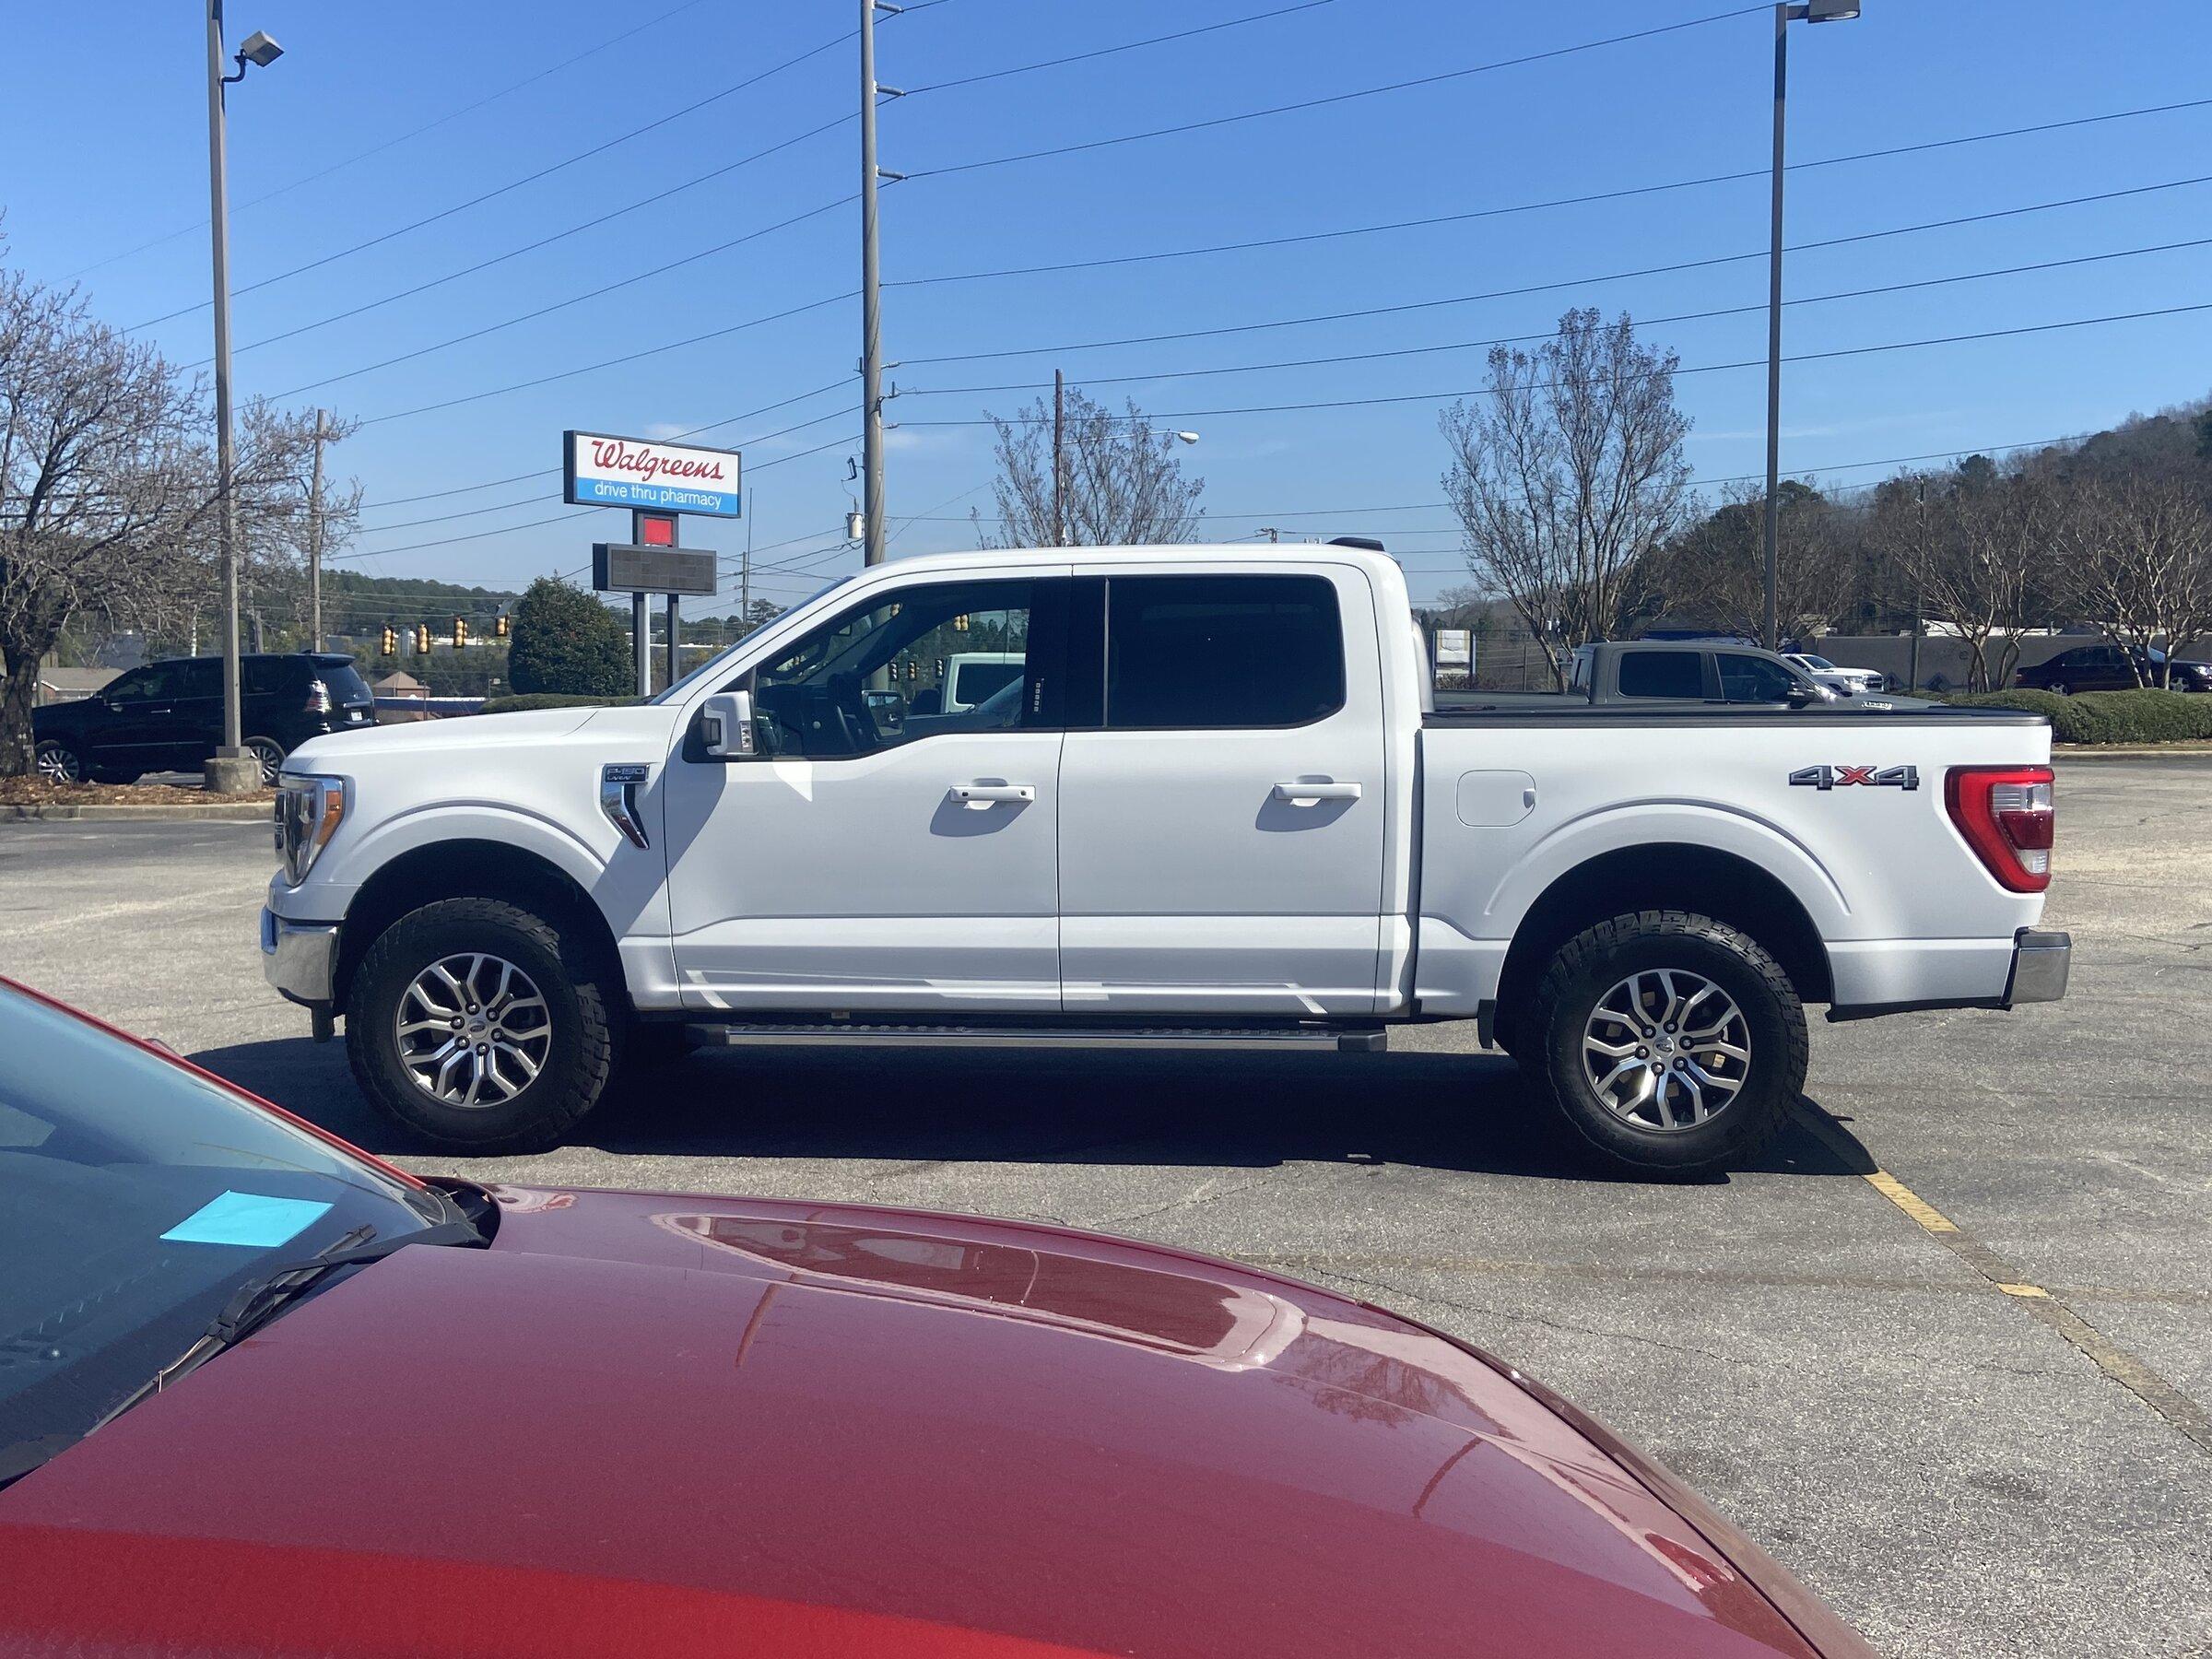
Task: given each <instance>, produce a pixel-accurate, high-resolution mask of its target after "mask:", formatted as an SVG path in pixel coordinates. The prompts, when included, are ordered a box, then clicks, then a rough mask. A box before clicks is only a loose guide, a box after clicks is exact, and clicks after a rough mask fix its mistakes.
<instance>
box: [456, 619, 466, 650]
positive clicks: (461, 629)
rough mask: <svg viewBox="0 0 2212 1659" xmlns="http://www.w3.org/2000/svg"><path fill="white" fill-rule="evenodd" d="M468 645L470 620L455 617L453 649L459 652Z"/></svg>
mask: <svg viewBox="0 0 2212 1659" xmlns="http://www.w3.org/2000/svg"><path fill="white" fill-rule="evenodd" d="M467 643H468V618H466V617H455V618H453V649H454V650H455V651H459V650H460V649H461V648H462V647H463V646H465V645H466V644H467Z"/></svg>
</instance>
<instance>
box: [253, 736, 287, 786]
mask: <svg viewBox="0 0 2212 1659" xmlns="http://www.w3.org/2000/svg"><path fill="white" fill-rule="evenodd" d="M246 753H247V754H249V755H251V756H253V759H256V760H258V761H260V762H261V781H262V782H263V783H265V784H269V785H273V784H275V783H276V782H277V773H278V772H280V771H283V770H284V746H283V745H282V744H280V743H278V742H277V740H276V739H275V738H274V737H249V738H247V739H246Z"/></svg>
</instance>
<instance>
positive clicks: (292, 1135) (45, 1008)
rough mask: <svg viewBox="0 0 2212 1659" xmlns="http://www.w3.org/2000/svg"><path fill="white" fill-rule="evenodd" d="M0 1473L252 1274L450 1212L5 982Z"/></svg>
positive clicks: (133, 1381) (113, 1391)
mask: <svg viewBox="0 0 2212 1659" xmlns="http://www.w3.org/2000/svg"><path fill="white" fill-rule="evenodd" d="M0 1054H6V1056H7V1060H6V1065H4V1066H0V1483H4V1482H5V1481H6V1479H7V1478H9V1477H12V1476H14V1475H17V1474H20V1473H22V1472H23V1471H24V1469H25V1468H26V1467H28V1466H31V1465H35V1464H36V1463H37V1462H39V1461H42V1457H43V1455H48V1454H51V1453H53V1452H54V1451H58V1450H60V1449H61V1448H62V1447H63V1446H65V1445H66V1444H67V1443H68V1442H69V1441H73V1440H75V1439H76V1438H77V1437H79V1436H81V1435H83V1434H84V1433H86V1432H88V1430H91V1429H92V1428H94V1427H95V1426H97V1425H98V1424H99V1423H100V1422H101V1421H102V1420H104V1419H105V1418H107V1416H108V1415H109V1414H110V1413H111V1412H112V1411H114V1410H115V1409H116V1407H117V1406H120V1405H122V1404H123V1403H124V1402H125V1401H126V1400H128V1399H130V1398H131V1397H132V1395H133V1394H135V1393H137V1392H138V1391H139V1390H140V1389H142V1388H143V1387H144V1386H145V1385H146V1384H147V1382H148V1381H149V1380H150V1379H152V1378H153V1377H154V1376H155V1375H156V1374H157V1373H159V1371H161V1370H162V1369H163V1368H164V1367H165V1366H168V1365H169V1364H171V1362H172V1361H174V1360H176V1359H178V1358H179V1357H180V1356H181V1355H182V1354H183V1353H184V1352H185V1350H187V1349H188V1348H190V1347H193V1345H194V1342H195V1341H196V1340H197V1339H198V1338H199V1337H200V1336H201V1335H202V1334H203V1333H204V1332H205V1331H206V1327H207V1325H208V1323H209V1321H210V1320H212V1319H213V1318H214V1317H215V1316H216V1315H217V1314H218V1312H221V1311H222V1309H223V1307H224V1305H225V1303H226V1302H227V1301H229V1299H230V1298H231V1296H232V1295H233V1294H234V1293H235V1292H236V1291H237V1290H238V1289H239V1288H241V1286H242V1285H243V1284H245V1283H246V1282H248V1281H249V1280H251V1279H253V1277H255V1276H256V1275H257V1274H263V1273H266V1272H267V1271H268V1270H269V1268H270V1267H272V1266H273V1265H277V1264H280V1263H290V1262H293V1261H297V1260H299V1259H300V1258H302V1257H306V1256H312V1255H315V1254H318V1253H322V1252H324V1251H326V1250H329V1249H331V1248H332V1247H333V1246H334V1245H338V1244H341V1243H345V1244H347V1245H351V1244H367V1243H369V1242H371V1241H375V1240H383V1239H390V1238H393V1237H394V1236H397V1235H400V1234H404V1233H410V1232H416V1231H419V1230H423V1229H425V1228H427V1227H429V1226H431V1225H432V1224H434V1223H437V1222H441V1221H443V1220H446V1219H448V1218H450V1217H451V1216H452V1214H453V1211H452V1209H451V1206H449V1205H448V1203H447V1201H446V1200H445V1199H444V1198H443V1197H442V1196H441V1194H435V1193H430V1192H426V1191H422V1190H420V1189H418V1188H416V1187H413V1186H410V1185H408V1184H407V1183H406V1182H404V1181H402V1180H400V1179H397V1178H395V1177H394V1175H393V1174H392V1173H391V1172H389V1171H383V1170H381V1169H379V1168H377V1167H376V1166H374V1165H373V1164H370V1163H366V1162H363V1161H362V1160H361V1159H357V1158H353V1157H349V1156H348V1155H347V1153H346V1152H345V1151H344V1150H343V1149H341V1148H340V1147H337V1146H335V1145H333V1144H332V1143H330V1142H328V1141H326V1140H324V1139H323V1138H322V1137H321V1136H319V1135H315V1134H313V1133H312V1132H310V1131H309V1130H307V1129H305V1128H303V1127H301V1126H300V1125H298V1124H292V1123H289V1122H287V1121H286V1120H285V1119H283V1118H282V1117H279V1116H277V1114H275V1113H273V1112H266V1111H263V1110H261V1109H260V1108H258V1107H256V1106H254V1105H253V1104H252V1103H250V1102H249V1101H247V1100H242V1099H241V1098H240V1097H239V1096H237V1095H235V1094H233V1093H231V1092H230V1091H229V1090H228V1089H226V1088H222V1087H220V1086H219V1085H218V1084H216V1083H215V1082H213V1081H211V1080H209V1079H208V1078H206V1077H199V1076H197V1075H195V1074H194V1073H193V1072H191V1071H189V1070H187V1069H186V1068H184V1067H183V1066H182V1065H175V1064H173V1063H172V1062H171V1061H168V1060H166V1059H164V1058H163V1057H162V1056H161V1055H159V1054H158V1053H153V1052H151V1051H149V1050H147V1049H144V1048H141V1047H139V1046H138V1045H137V1044H135V1043H134V1042H130V1041H126V1040H124V1039H123V1038H121V1037H118V1036H116V1035H114V1034H112V1032H109V1031H106V1030H102V1029H101V1028H100V1027H99V1026H97V1025H94V1024H93V1023H91V1022H90V1021H88V1020H86V1019H82V1018H77V1017H76V1016H75V1015H72V1014H69V1013H67V1012H65V1011H64V1010H62V1009H60V1008H58V1007H55V1006H53V1005H51V1004H48V1003H45V1002H41V1001H40V1000H39V999H38V998H36V997H32V996H29V995H27V994H24V993H22V992H20V991H18V990H15V989H13V988H11V987H8V986H6V985H5V984H0Z"/></svg>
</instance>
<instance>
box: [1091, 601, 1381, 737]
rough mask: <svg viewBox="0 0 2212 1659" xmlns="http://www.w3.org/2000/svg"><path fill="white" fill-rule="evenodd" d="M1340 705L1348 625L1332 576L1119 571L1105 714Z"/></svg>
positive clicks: (1132, 716) (1300, 718) (1197, 722)
mask: <svg viewBox="0 0 2212 1659" xmlns="http://www.w3.org/2000/svg"><path fill="white" fill-rule="evenodd" d="M1342 707H1344V627H1343V623H1342V620H1341V619H1340V618H1339V616H1338V614H1337V603H1336V589H1335V584H1333V583H1332V582H1330V581H1329V580H1328V578H1327V577H1325V576H1283V575H1263V574H1256V573H1255V574H1253V575H1249V576H1244V575H1221V576H1115V577H1112V578H1111V579H1110V580H1109V582H1107V591H1106V724H1107V725H1108V727H1109V728H1112V729H1116V730H1122V731H1130V730H1139V731H1162V730H1179V731H1206V730H1219V729H1221V728H1224V727H1250V728H1263V727H1280V726H1297V725H1306V724H1311V723H1312V722H1314V721H1317V720H1324V719H1326V718H1327V717H1328V716H1329V715H1331V714H1334V713H1335V712H1336V711H1337V710H1339V709H1341V708H1342Z"/></svg>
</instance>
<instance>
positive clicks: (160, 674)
mask: <svg viewBox="0 0 2212 1659" xmlns="http://www.w3.org/2000/svg"><path fill="white" fill-rule="evenodd" d="M239 677H240V691H241V694H242V700H241V715H242V716H243V724H244V728H245V742H246V747H247V749H248V750H249V751H250V752H251V753H253V755H254V756H256V757H257V758H258V759H260V761H261V775H262V777H263V778H264V779H265V780H266V781H267V782H271V783H274V782H276V781H277V768H278V767H279V766H281V765H282V764H283V762H284V758H285V756H287V755H288V754H289V753H291V751H292V750H293V749H295V748H297V747H299V746H300V744H302V743H305V742H306V741H307V740H308V739H309V738H310V737H320V736H321V735H323V734H324V733H325V732H343V731H348V730H351V729H354V728H357V727H360V726H368V725H373V724H375V723H376V699H375V698H374V697H373V696H371V694H370V690H369V683H368V682H367V681H366V680H364V679H362V678H361V677H360V673H359V670H357V669H356V668H355V667H354V665H353V659H352V658H351V657H349V656H339V655H335V654H333V653H321V652H317V653H305V652H302V653H300V654H299V655H297V656H247V657H241V658H240V659H239ZM31 730H32V732H33V734H34V735H35V736H36V738H37V743H38V756H39V771H41V773H42V774H43V775H45V776H46V777H48V778H51V779H53V780H54V781H55V782H66V783H76V782H82V781H85V780H89V781H91V782H96V783H128V782H131V781H132V780H133V779H135V778H136V777H137V776H138V774H139V773H141V772H149V771H197V770H198V769H199V767H200V766H201V764H202V763H203V762H205V761H206V759H207V757H208V756H210V755H212V754H214V753H215V751H216V750H217V749H218V748H219V747H222V741H223V659H222V658H220V657H216V656H204V657H168V658H164V659H163V660H162V661H160V662H158V663H147V664H146V665H143V666H141V667H137V668H134V669H132V670H131V671H130V672H129V673H127V674H120V675H117V676H116V677H114V678H113V679H112V680H110V681H109V682H108V683H107V685H106V686H105V687H104V688H101V690H100V694H99V695H98V696H96V697H88V698H85V699H83V700H80V701H77V702H65V703H53V704H51V705H49V706H48V707H46V708H43V709H34V710H33V711H32V712H31Z"/></svg>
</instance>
